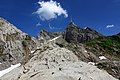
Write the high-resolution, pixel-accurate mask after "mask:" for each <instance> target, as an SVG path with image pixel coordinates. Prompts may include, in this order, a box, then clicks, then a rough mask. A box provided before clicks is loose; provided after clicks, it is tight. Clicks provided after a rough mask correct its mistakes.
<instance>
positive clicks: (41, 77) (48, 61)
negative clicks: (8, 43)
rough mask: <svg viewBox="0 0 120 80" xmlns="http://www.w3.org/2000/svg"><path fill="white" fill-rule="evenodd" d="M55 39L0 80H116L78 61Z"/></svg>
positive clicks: (104, 72)
mask: <svg viewBox="0 0 120 80" xmlns="http://www.w3.org/2000/svg"><path fill="white" fill-rule="evenodd" d="M56 39H57V38H56ZM56 39H52V40H50V41H48V42H47V43H46V44H43V46H41V47H39V48H38V49H37V51H35V53H34V56H33V57H32V58H31V59H30V61H29V62H28V63H27V64H25V65H24V66H21V67H19V68H16V69H14V70H13V71H12V72H10V73H8V74H6V75H5V76H3V77H1V80H117V79H115V78H113V77H112V76H111V75H109V74H108V73H107V72H106V71H103V70H99V69H98V68H97V67H95V66H93V65H90V64H87V63H85V62H82V61H80V60H79V59H78V57H77V56H76V55H75V54H74V53H73V52H72V51H69V50H68V49H65V48H61V47H59V46H57V45H56V44H55V43H54V41H55V40H56Z"/></svg>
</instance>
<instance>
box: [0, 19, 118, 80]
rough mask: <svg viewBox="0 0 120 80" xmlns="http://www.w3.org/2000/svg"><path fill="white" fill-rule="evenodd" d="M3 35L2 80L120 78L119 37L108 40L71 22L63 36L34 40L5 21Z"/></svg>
mask: <svg viewBox="0 0 120 80" xmlns="http://www.w3.org/2000/svg"><path fill="white" fill-rule="evenodd" d="M0 33H1V34H0V69H1V71H0V79H1V80H101V79H102V80H117V79H116V78H118V79H119V78H120V76H119V71H120V69H119V66H120V64H119V61H120V59H119V50H120V47H119V44H120V43H119V38H120V37H119V35H114V36H108V37H106V36H103V35H101V34H100V33H98V32H97V31H95V30H93V29H91V28H89V27H86V28H85V29H82V28H80V27H79V26H77V25H76V24H75V23H74V22H72V21H71V22H70V23H69V24H68V25H67V27H66V29H65V30H64V31H63V32H48V31H47V30H41V31H40V34H39V35H38V38H34V37H31V36H29V35H28V34H26V33H24V32H22V31H21V30H19V29H17V28H16V27H15V26H14V25H12V24H11V23H9V22H8V21H6V20H5V19H3V18H0ZM116 43H117V44H116ZM15 64H16V65H15ZM13 65H15V67H14V68H13ZM16 67H17V68H16ZM6 68H7V69H6ZM103 69H104V70H103ZM105 70H106V71H107V72H106V71H105ZM6 71H7V72H9V73H7V72H6ZM6 73H7V74H6ZM108 73H109V74H108ZM3 74H4V75H3Z"/></svg>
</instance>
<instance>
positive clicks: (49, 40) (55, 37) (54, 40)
mask: <svg viewBox="0 0 120 80" xmlns="http://www.w3.org/2000/svg"><path fill="white" fill-rule="evenodd" d="M60 37H61V36H58V37H55V38H53V39H51V40H49V41H55V40H56V39H58V38H60Z"/></svg>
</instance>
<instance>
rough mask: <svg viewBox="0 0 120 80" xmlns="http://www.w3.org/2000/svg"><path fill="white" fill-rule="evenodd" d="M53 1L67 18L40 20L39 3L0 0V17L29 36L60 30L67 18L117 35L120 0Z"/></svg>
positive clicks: (29, 0) (22, 0) (36, 0)
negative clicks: (59, 6) (41, 31)
mask: <svg viewBox="0 0 120 80" xmlns="http://www.w3.org/2000/svg"><path fill="white" fill-rule="evenodd" d="M41 1H45V2H46V1H49V0H41ZM53 1H56V2H59V3H60V5H61V8H62V9H63V10H66V12H67V15H68V17H65V14H62V13H61V15H60V16H57V17H56V18H55V19H54V18H53V19H50V20H42V19H41V18H40V17H39V16H40V15H41V14H39V15H38V14H36V13H35V12H36V11H37V10H38V9H40V8H41V7H40V5H39V4H38V2H40V1H39V0H0V16H1V17H3V18H5V19H7V20H8V21H10V22H11V23H13V24H14V25H15V26H17V27H18V28H19V29H21V30H22V31H24V32H26V33H28V34H29V35H31V36H36V35H37V34H38V33H39V31H40V29H47V30H49V31H62V30H64V29H65V27H66V26H67V24H68V23H69V22H70V19H71V18H73V20H74V22H75V23H76V24H77V25H79V27H82V28H84V27H86V26H88V27H90V28H93V29H95V30H97V31H98V32H100V33H102V34H104V35H113V34H116V33H119V32H120V0H53ZM43 9H44V8H43ZM63 13H64V12H63Z"/></svg>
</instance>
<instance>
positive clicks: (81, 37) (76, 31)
mask: <svg viewBox="0 0 120 80" xmlns="http://www.w3.org/2000/svg"><path fill="white" fill-rule="evenodd" d="M100 36H102V35H101V34H100V33H98V32H96V31H95V30H93V29H90V28H88V27H86V28H85V29H82V28H79V27H78V26H77V25H75V24H74V23H73V22H70V23H69V25H68V27H67V28H66V31H65V40H66V41H67V42H75V43H77V42H78V43H80V42H85V41H88V40H92V39H94V38H97V37H100Z"/></svg>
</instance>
